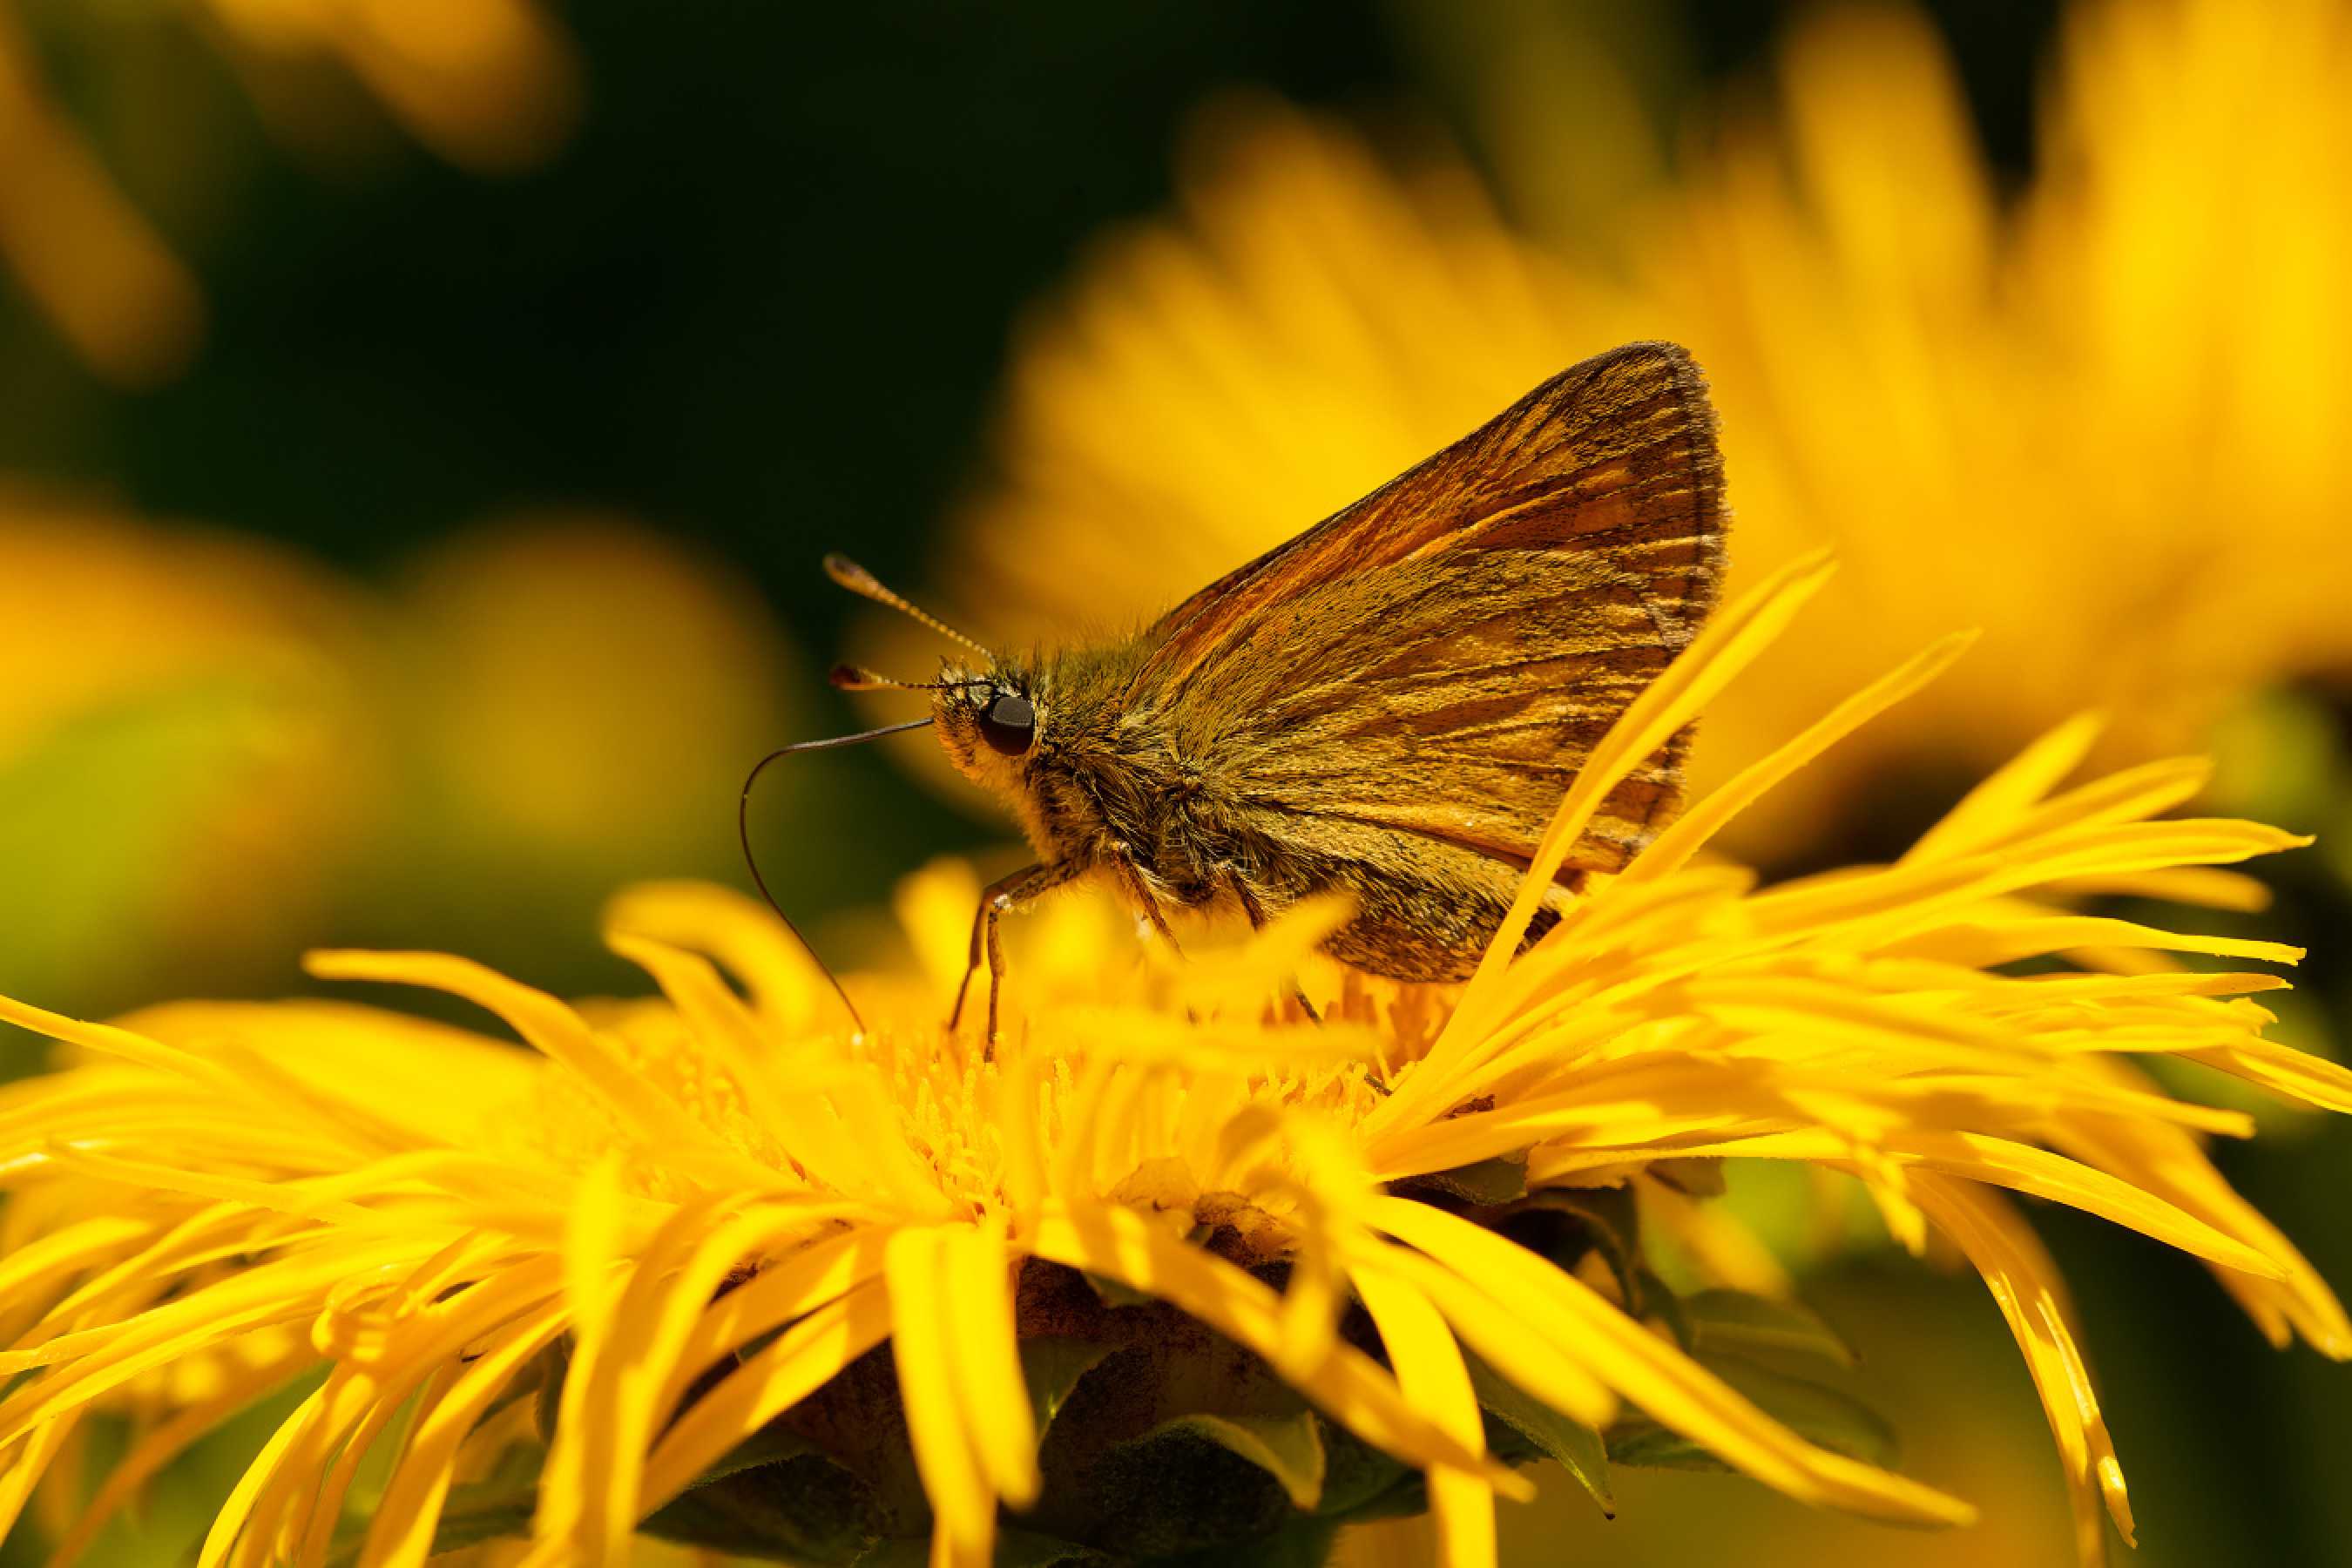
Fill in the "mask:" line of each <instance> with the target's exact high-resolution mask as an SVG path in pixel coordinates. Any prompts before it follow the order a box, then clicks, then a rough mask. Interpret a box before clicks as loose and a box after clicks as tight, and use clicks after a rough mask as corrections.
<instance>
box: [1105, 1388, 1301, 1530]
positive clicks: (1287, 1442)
mask: <svg viewBox="0 0 2352 1568" xmlns="http://www.w3.org/2000/svg"><path fill="white" fill-rule="evenodd" d="M1174 1432H1190V1433H1192V1434H1193V1435H1195V1436H1201V1437H1205V1438H1207V1439H1208V1440H1209V1441H1210V1442H1212V1443H1214V1444H1216V1445H1217V1447H1221V1448H1223V1449H1224V1450H1225V1451H1226V1452H1228V1453H1230V1454H1234V1455H1237V1456H1239V1457H1240V1458H1244V1459H1247V1460H1248V1461H1249V1462H1250V1463H1251V1464H1253V1465H1255V1466H1256V1467H1257V1468H1259V1469H1261V1470H1264V1471H1265V1473H1266V1474H1267V1475H1269V1476H1272V1477H1273V1478H1274V1479H1275V1481H1276V1484H1277V1485H1279V1486H1280V1487H1281V1488H1282V1490H1283V1494H1284V1495H1285V1496H1286V1497H1287V1498H1289V1499H1290V1503H1291V1506H1292V1507H1293V1508H1296V1509H1297V1510H1299V1511H1300V1512H1302V1513H1312V1512H1314V1511H1315V1510H1316V1509H1317V1508H1318V1506H1320V1504H1321V1503H1322V1501H1323V1477H1324V1473H1325V1470H1326V1468H1327V1458H1326V1456H1325V1454H1324V1452H1323V1432H1322V1428H1321V1426H1320V1425H1319V1424H1318V1422H1317V1420H1316V1417H1315V1413H1314V1412H1313V1411H1311V1410H1299V1411H1297V1412H1296V1413H1294V1414H1292V1415H1209V1414H1207V1413H1205V1412H1202V1413H1199V1414H1195V1415H1179V1416H1177V1417H1176V1418H1175V1419H1174V1420H1172V1421H1163V1422H1161V1423H1160V1425H1159V1426H1155V1427H1153V1428H1152V1429H1151V1430H1150V1431H1149V1432H1146V1433H1145V1434H1144V1435H1143V1436H1140V1437H1139V1438H1137V1439H1136V1442H1138V1443H1150V1442H1154V1441H1157V1440H1159V1439H1160V1438H1161V1437H1163V1436H1167V1435H1168V1434H1170V1433H1174Z"/></svg>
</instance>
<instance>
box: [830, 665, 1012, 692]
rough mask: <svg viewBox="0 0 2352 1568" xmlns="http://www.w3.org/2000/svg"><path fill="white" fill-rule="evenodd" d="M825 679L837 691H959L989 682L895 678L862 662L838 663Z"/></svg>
mask: <svg viewBox="0 0 2352 1568" xmlns="http://www.w3.org/2000/svg"><path fill="white" fill-rule="evenodd" d="M825 679H827V680H828V681H830V682H831V683H832V685H833V689H835V691H958V690H966V689H971V688H972V687H976V686H986V685H987V684H988V682H987V681H985V680H893V679H890V678H889V677H888V676H887V675H877V674H875V673H874V672H873V671H872V670H870V669H868V668H866V667H865V666H864V665H862V664H836V665H835V666H834V667H833V670H832V673H831V674H829V675H827V676H826V677H825Z"/></svg>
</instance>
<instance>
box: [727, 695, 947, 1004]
mask: <svg viewBox="0 0 2352 1568" xmlns="http://www.w3.org/2000/svg"><path fill="white" fill-rule="evenodd" d="M929 722H930V720H929V719H928V718H924V719H909V720H908V721H907V722H905V723H903V724H885V725H883V726H882V728H880V729H879V730H867V731H863V732H862V733H859V734H856V735H835V736H833V737H831V738H830V739H828V740H823V741H800V742H795V743H793V744H792V745H789V746H779V747H777V748H776V749H775V750H774V751H772V752H769V753H768V754H767V755H766V756H764V757H761V759H760V760H759V761H758V762H756V763H752V764H751V773H750V774H749V775H748V776H747V777H745V779H744V780H743V795H742V798H741V799H740V801H738V802H737V803H736V805H735V836H736V837H737V838H738V839H740V841H741V843H742V845H743V864H744V865H746V866H748V867H750V868H751V885H752V886H753V887H755V888H757V889H760V897H761V898H763V899H765V900H767V901H768V907H769V908H770V909H772V910H775V911H776V918H777V919H778V920H780V921H783V922H784V929H785V930H786V931H790V932H792V933H793V941H794V942H799V943H800V944H801V946H802V948H803V949H804V950H805V951H806V952H807V953H808V955H809V956H810V957H811V958H813V959H815V960H816V967H817V973H820V974H823V975H824V978H825V981H826V983H827V984H831V985H832V987H833V994H835V995H836V996H838V997H840V998H841V1006H842V1010H843V1011H844V1012H845V1013H847V1014H848V1015H849V1022H850V1024H851V1026H854V1027H855V1028H856V1030H857V1032H858V1033H859V1034H861V1035H863V1034H865V1033H866V1019H865V1017H864V1016H862V1015H861V1014H859V1012H858V1011H857V1004H856V1003H855V1002H852V1001H851V1000H850V999H849V993H848V992H847V991H845V990H844V989H843V988H842V984H841V980H840V978H839V977H838V976H837V975H835V973H834V972H833V971H832V970H830V969H827V968H826V967H825V964H824V959H822V958H817V954H816V949H815V948H814V947H811V946H809V939H808V938H807V937H805V936H803V935H802V934H801V928H800V927H798V926H796V925H794V924H793V917H792V916H790V915H788V914H786V913H784V907H783V905H782V904H780V903H778V902H776V895H775V894H773V893H772V892H770V891H768V879H766V878H765V877H762V876H761V875H760V862H759V860H758V859H757V858H755V857H754V856H753V855H752V853H751V786H752V785H753V784H758V783H759V782H760V775H761V773H763V772H765V771H766V770H767V766H768V764H769V763H772V762H774V761H775V760H776V759H777V758H778V757H789V756H791V755H792V754H793V752H822V751H826V750H829V749H830V748H832V747H835V746H855V745H856V744H857V743H858V742H861V741H874V740H879V739H880V738H881V737H883V736H885V735H896V734H898V733H899V732H901V731H907V730H919V729H921V728H922V727H923V726H924V725H926V724H928V723H929Z"/></svg>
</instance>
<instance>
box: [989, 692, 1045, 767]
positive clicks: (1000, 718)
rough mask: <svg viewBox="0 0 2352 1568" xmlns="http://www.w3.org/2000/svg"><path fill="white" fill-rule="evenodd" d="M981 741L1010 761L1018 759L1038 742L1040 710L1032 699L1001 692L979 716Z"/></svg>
mask: <svg viewBox="0 0 2352 1568" xmlns="http://www.w3.org/2000/svg"><path fill="white" fill-rule="evenodd" d="M980 738H981V739H982V740H983V741H986V742H988V743H989V744H990V745H991V746H992V747H994V748H995V749H996V750H997V751H1000V752H1003V753H1004V754H1005V755H1006V756H1008V757H1017V756H1019V755H1020V754H1021V753H1022V752H1025V751H1027V750H1028V749H1029V743H1030V742H1032V741H1034V740H1035V739H1036V738H1037V710H1036V709H1034V708H1033V707H1031V706H1030V703H1029V699H1027V698H1026V697H1016V696H1014V695H1013V693H1012V692H1010V691H1006V692H1001V693H999V694H998V696H997V699H996V700H995V701H993V702H992V703H990V704H989V705H988V711H987V712H985V713H982V715H981V716H980Z"/></svg>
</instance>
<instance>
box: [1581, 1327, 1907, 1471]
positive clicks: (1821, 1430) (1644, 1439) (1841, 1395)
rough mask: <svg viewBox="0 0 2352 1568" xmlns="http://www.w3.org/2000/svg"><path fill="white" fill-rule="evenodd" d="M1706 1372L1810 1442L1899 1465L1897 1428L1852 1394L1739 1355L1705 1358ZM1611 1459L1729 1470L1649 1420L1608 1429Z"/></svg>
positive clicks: (1636, 1418) (1848, 1454) (1635, 1419)
mask: <svg viewBox="0 0 2352 1568" xmlns="http://www.w3.org/2000/svg"><path fill="white" fill-rule="evenodd" d="M1701 1360H1702V1362H1703V1363H1704V1364H1705V1365H1706V1369H1707V1370H1708V1371H1710V1372H1712V1373H1715V1374H1716V1375H1717V1377H1720V1378H1722V1379H1723V1381H1724V1382H1726V1383H1727V1384H1731V1386H1732V1387H1734V1388H1736V1389H1738V1391H1739V1392H1740V1393H1741V1394H1746V1395H1747V1396H1748V1398H1749V1399H1750V1400H1752V1401H1754V1402H1755V1404H1756V1405H1758V1406H1759V1408H1760V1409H1762V1410H1763V1411H1764V1413H1765V1414H1766V1415H1770V1416H1772V1417H1773V1418H1774V1419H1775V1420H1777V1421H1779V1422H1780V1424H1781V1425H1782V1426H1787V1427H1788V1428H1789V1429H1790V1430H1791V1431H1793V1432H1795V1433H1796V1434H1797V1435H1798V1436H1801V1437H1803V1438H1805V1439H1806V1440H1807V1441H1809V1442H1811V1443H1815V1444H1818V1445H1819V1446H1820V1447H1824V1448H1827V1449H1829V1450H1830V1451H1831V1452H1832V1453H1834V1454H1843V1455H1845V1456H1846V1457H1847V1458H1852V1459H1860V1460H1862V1461H1863V1462H1864V1463H1865V1464H1871V1465H1877V1466H1880V1467H1882V1468H1883V1467H1885V1466H1887V1465H1890V1464H1892V1463H1893V1462H1894V1459H1895V1429H1894V1428H1893V1427H1892V1426H1888V1425H1887V1424H1886V1422H1885V1419H1884V1418H1882V1417H1881V1416H1880V1415H1878V1413H1877V1412H1876V1411H1874V1410H1873V1409H1871V1408H1870V1407H1869V1406H1868V1405H1864V1404H1863V1403H1862V1402H1861V1401H1860V1400H1858V1399H1856V1398H1854V1397H1853V1395H1852V1394H1847V1393H1845V1392H1844V1391H1843V1390H1841V1389H1835V1388H1831V1387H1829V1386H1828V1385H1827V1384H1819V1383H1813V1382H1811V1381H1809V1380H1807V1379H1805V1378H1801V1377H1790V1375H1788V1374H1787V1373H1780V1372H1775V1371H1773V1370H1772V1369H1771V1368H1769V1367H1763V1366H1759V1365H1757V1364H1756V1363H1754V1362H1751V1361H1748V1360H1746V1359H1745V1358H1743V1357H1739V1356H1727V1355H1717V1356H1706V1357H1702V1358H1701ZM1609 1458H1611V1459H1612V1460H1613V1461H1615V1462H1616V1463H1618V1464H1621V1465H1639V1466H1643V1467H1645V1468H1660V1469H1680V1470H1725V1469H1728V1468H1730V1467H1729V1466H1727V1465H1726V1464H1725V1463H1724V1462H1723V1461H1722V1460H1721V1459H1718V1458H1716V1457H1715V1455H1714V1454H1712V1453H1710V1452H1708V1451H1707V1450H1706V1449H1705V1448H1703V1447H1699V1446H1698V1445H1697V1444H1696V1443H1693V1442H1692V1441H1691V1440H1690V1439H1689V1438H1687V1437H1685V1436H1682V1435H1681V1434H1680V1433H1677V1432H1672V1431H1668V1430H1667V1429H1666V1428H1665V1427H1663V1426H1659V1425H1658V1424H1657V1423H1656V1422H1654V1421H1652V1420H1650V1419H1649V1418H1648V1417H1646V1416H1634V1417H1633V1418H1631V1419H1629V1420H1626V1421H1622V1422H1620V1423H1618V1425H1617V1426H1613V1427H1612V1428H1610V1430H1609Z"/></svg>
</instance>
